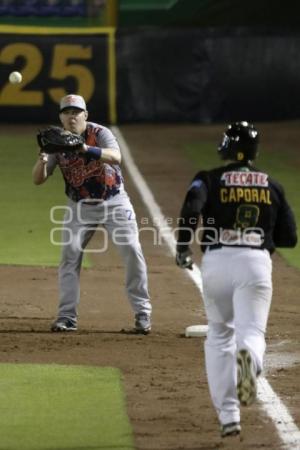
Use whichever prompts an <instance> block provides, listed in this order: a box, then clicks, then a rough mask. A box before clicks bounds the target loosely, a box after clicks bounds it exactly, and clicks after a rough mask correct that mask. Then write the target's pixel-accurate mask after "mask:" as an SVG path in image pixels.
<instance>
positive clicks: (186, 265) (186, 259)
mask: <svg viewBox="0 0 300 450" xmlns="http://www.w3.org/2000/svg"><path fill="white" fill-rule="evenodd" d="M191 255H192V252H191V250H186V251H185V252H177V253H176V264H177V266H178V267H180V268H181V269H189V270H193V260H192V258H191Z"/></svg>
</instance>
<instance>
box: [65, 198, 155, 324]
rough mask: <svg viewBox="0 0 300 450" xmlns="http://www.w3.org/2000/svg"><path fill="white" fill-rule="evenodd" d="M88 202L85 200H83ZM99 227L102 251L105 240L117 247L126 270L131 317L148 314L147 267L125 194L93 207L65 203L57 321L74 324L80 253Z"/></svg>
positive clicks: (71, 202) (81, 255) (132, 213)
mask: <svg viewBox="0 0 300 450" xmlns="http://www.w3.org/2000/svg"><path fill="white" fill-rule="evenodd" d="M87 202H89V200H87ZM99 224H102V225H103V227H104V229H105V231H104V233H105V234H104V238H105V239H104V242H101V252H102V251H103V253H104V251H105V245H106V243H105V242H107V240H108V237H109V238H110V239H111V240H112V241H113V243H114V244H115V246H116V247H117V249H118V251H119V253H120V255H121V256H122V258H123V261H124V265H125V269H126V290H127V295H128V298H129V301H130V304H131V307H132V309H133V311H134V313H135V314H139V313H144V314H147V315H150V314H151V309H152V307H151V303H150V300H149V293H148V277H147V267H146V263H145V259H144V256H143V252H142V249H141V245H140V242H139V235H138V227H137V223H136V218H135V213H134V209H133V206H132V204H131V202H130V200H129V197H128V195H127V193H126V192H125V191H122V192H120V193H119V194H117V195H116V196H114V197H112V198H110V199H109V200H107V201H104V202H99V203H98V204H94V202H92V201H90V203H88V204H86V203H85V202H79V203H75V202H73V201H71V200H70V201H69V203H68V209H67V211H66V213H65V216H64V228H63V233H62V245H63V249H62V259H61V264H60V267H59V288H60V301H59V312H58V317H59V318H68V319H71V320H73V321H74V322H76V320H77V306H78V304H79V300H80V284H79V277H80V269H81V263H82V258H83V251H84V249H85V247H86V246H87V244H88V242H89V241H90V239H91V238H92V236H93V234H94V232H95V231H96V228H97V226H98V225H99Z"/></svg>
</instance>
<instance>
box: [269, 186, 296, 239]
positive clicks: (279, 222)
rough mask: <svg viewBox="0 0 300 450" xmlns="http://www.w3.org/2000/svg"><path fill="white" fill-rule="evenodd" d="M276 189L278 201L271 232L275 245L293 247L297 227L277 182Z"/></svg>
mask: <svg viewBox="0 0 300 450" xmlns="http://www.w3.org/2000/svg"><path fill="white" fill-rule="evenodd" d="M276 191H277V195H278V198H279V202H280V203H279V208H278V212H277V217H276V222H275V227H274V233H273V240H274V244H275V247H295V246H296V245H297V227H296V221H295V217H294V214H293V211H292V209H291V207H290V205H289V204H288V202H287V200H286V198H285V195H284V190H283V188H282V187H281V186H280V185H279V184H277V185H276Z"/></svg>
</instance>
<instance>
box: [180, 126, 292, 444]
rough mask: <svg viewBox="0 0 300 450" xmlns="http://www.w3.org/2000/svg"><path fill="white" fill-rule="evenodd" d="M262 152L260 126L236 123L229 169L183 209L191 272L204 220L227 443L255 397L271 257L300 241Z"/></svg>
mask: <svg viewBox="0 0 300 450" xmlns="http://www.w3.org/2000/svg"><path fill="white" fill-rule="evenodd" d="M257 147H258V131H257V130H256V129H255V128H254V126H253V125H251V124H249V123H248V122H237V123H233V124H231V125H229V127H228V128H227V130H226V131H225V133H224V137H223V140H222V142H221V144H220V146H219V155H220V157H221V159H223V160H224V161H225V162H226V165H223V166H221V167H217V168H215V169H212V170H209V171H201V172H198V174H196V176H195V178H194V179H193V181H192V183H191V185H190V187H189V189H188V192H187V195H186V198H185V201H184V204H183V207H182V210H181V219H180V223H181V225H180V231H179V235H178V243H177V256H176V262H177V265H178V266H180V267H182V268H192V264H193V262H192V259H191V252H190V250H189V243H190V242H191V237H192V236H193V234H194V232H195V231H196V228H197V222H198V219H199V216H200V215H201V216H202V219H203V223H202V228H203V230H204V232H203V236H202V241H201V248H202V251H203V252H204V255H203V258H202V264H201V272H202V278H203V300H204V305H205V311H206V315H207V319H208V333H207V339H206V342H205V362H206V371H207V377H208V384H209V389H210V394H211V398H212V401H213V404H214V406H215V409H216V411H217V414H218V418H219V420H220V424H221V435H222V437H226V436H232V435H236V434H239V433H240V431H241V425H240V405H244V406H248V405H251V404H252V403H253V402H254V400H255V398H256V377H257V376H258V375H259V374H260V373H261V371H262V369H263V357H264V352H265V347H266V344H265V331H266V326H267V320H268V315H269V310H270V305H271V298H272V260H271V257H270V254H272V253H273V252H274V250H275V247H294V246H295V245H296V243H297V234H296V224H295V219H294V215H293V213H292V210H291V208H290V206H289V205H288V203H287V201H286V198H285V195H284V190H283V188H282V186H281V185H280V184H279V183H278V182H276V181H275V180H273V179H272V178H271V177H270V176H269V175H268V174H267V173H265V172H264V171H261V170H259V169H258V168H255V167H254V166H253V163H252V162H253V160H254V159H255V158H256V154H257Z"/></svg>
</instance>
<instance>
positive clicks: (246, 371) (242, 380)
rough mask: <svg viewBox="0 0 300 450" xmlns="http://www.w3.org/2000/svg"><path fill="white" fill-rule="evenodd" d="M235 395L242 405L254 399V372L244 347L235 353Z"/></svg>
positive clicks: (248, 354) (246, 404) (250, 359)
mask: <svg viewBox="0 0 300 450" xmlns="http://www.w3.org/2000/svg"><path fill="white" fill-rule="evenodd" d="M237 396H238V399H239V401H240V404H241V405H242V406H250V405H252V403H253V402H254V401H255V399H256V374H255V372H254V368H253V362H252V358H251V355H250V353H249V351H248V350H246V349H243V350H240V351H239V352H238V354H237Z"/></svg>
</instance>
